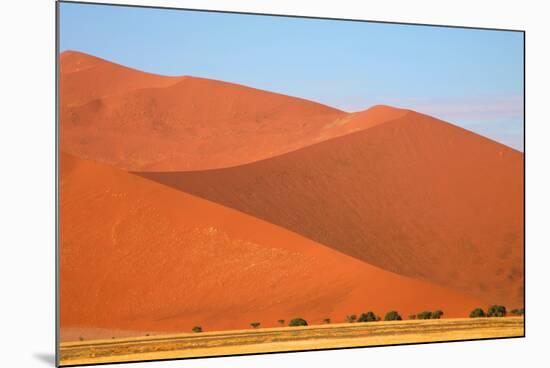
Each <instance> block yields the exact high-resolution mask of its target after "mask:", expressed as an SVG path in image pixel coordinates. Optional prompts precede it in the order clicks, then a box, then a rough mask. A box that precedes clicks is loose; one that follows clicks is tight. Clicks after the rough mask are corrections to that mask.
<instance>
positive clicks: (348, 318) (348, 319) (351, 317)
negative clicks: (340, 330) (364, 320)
mask: <svg viewBox="0 0 550 368" xmlns="http://www.w3.org/2000/svg"><path fill="white" fill-rule="evenodd" d="M356 320H357V316H356V315H355V314H350V315H349V316H346V322H347V323H353V322H355V321H356Z"/></svg>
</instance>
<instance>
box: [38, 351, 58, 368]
mask: <svg viewBox="0 0 550 368" xmlns="http://www.w3.org/2000/svg"><path fill="white" fill-rule="evenodd" d="M33 356H34V357H35V358H36V359H37V360H40V361H42V362H43V363H46V364H48V365H49V366H50V367H55V354H51V353H34V355H33Z"/></svg>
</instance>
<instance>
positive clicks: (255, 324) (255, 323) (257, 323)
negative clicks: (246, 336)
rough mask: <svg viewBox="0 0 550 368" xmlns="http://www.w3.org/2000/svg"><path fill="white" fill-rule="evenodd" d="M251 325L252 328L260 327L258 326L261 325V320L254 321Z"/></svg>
mask: <svg viewBox="0 0 550 368" xmlns="http://www.w3.org/2000/svg"><path fill="white" fill-rule="evenodd" d="M250 327H252V328H258V327H260V322H252V323H251V324H250Z"/></svg>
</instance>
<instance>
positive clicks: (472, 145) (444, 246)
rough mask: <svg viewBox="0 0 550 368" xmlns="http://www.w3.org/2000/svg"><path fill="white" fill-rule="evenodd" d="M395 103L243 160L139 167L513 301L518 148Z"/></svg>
mask: <svg viewBox="0 0 550 368" xmlns="http://www.w3.org/2000/svg"><path fill="white" fill-rule="evenodd" d="M384 109H389V108H384ZM402 112H403V110H399V111H396V112H395V116H394V119H389V120H387V121H386V122H385V123H382V124H374V125H372V124H371V125H372V126H370V127H368V128H367V129H364V130H362V131H359V132H355V133H351V134H347V135H345V136H342V137H339V138H335V139H332V140H328V141H325V142H322V143H318V144H315V145H312V146H310V147H306V148H303V149H301V150H298V151H294V152H291V153H288V154H285V155H281V156H278V157H275V158H271V159H267V160H263V161H259V162H255V163H252V164H248V165H243V166H239V167H234V168H227V169H220V170H210V171H199V172H187V173H185V172H181V173H143V174H142V175H143V176H145V177H148V178H150V179H153V180H156V181H158V182H161V183H164V184H166V185H168V186H171V187H175V188H178V189H181V190H184V191H186V192H188V193H191V194H194V195H197V196H200V197H203V198H206V199H209V200H212V201H214V202H217V203H220V204H222V205H224V206H227V207H231V208H234V209H237V210H240V211H242V212H244V213H248V214H250V215H253V216H256V217H258V218H261V219H263V220H265V221H268V222H271V223H273V224H275V225H278V226H281V227H284V228H286V229H288V230H291V231H294V232H296V233H298V234H301V235H303V236H305V237H307V238H309V239H312V240H314V241H317V242H319V243H321V244H325V245H328V246H330V247H332V248H334V249H336V250H338V251H340V252H343V253H346V254H348V255H350V256H353V257H355V258H357V259H360V260H363V261H366V262H368V263H370V264H373V265H376V266H378V267H381V268H383V269H386V270H391V271H394V272H396V273H399V274H402V275H408V276H411V277H414V278H417V279H424V280H429V281H431V282H434V283H437V284H439V285H442V286H445V287H449V288H453V289H454V290H458V291H461V292H465V293H468V294H470V295H474V296H476V297H478V298H480V299H482V300H483V301H484V302H486V303H504V304H506V305H508V306H510V307H512V306H520V305H522V304H523V220H524V219H523V154H522V153H520V152H518V151H515V150H513V149H511V148H508V147H506V146H504V145H501V144H498V143H496V142H494V141H491V140H489V139H486V138H483V137H481V136H479V135H476V134H474V133H471V132H469V131H466V130H464V129H461V128H458V127H456V126H453V125H451V124H448V123H445V122H442V121H440V120H437V119H434V118H432V117H429V116H426V115H422V114H418V113H415V112H412V111H406V112H405V113H404V114H402ZM356 118H358V119H360V118H361V114H357V115H356ZM367 125H369V124H367Z"/></svg>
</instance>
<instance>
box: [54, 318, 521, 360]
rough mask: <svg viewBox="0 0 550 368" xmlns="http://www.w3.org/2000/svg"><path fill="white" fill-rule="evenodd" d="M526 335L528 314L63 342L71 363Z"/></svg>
mask: <svg viewBox="0 0 550 368" xmlns="http://www.w3.org/2000/svg"><path fill="white" fill-rule="evenodd" d="M523 335H524V319H523V317H507V318H476V319H469V318H456V319H441V320H413V321H393V322H371V323H353V324H349V323H345V324H330V325H322V326H307V327H281V328H265V329H250V330H239V331H224V332H204V333H198V334H193V333H186V334H178V335H165V336H151V337H134V338H123V339H117V340H94V341H77V342H66V343H62V344H61V349H60V352H61V365H64V366H66V365H79V364H93V363H106V362H125V361H128V362H130V361H138V360H155V359H175V358H189V357H206V356H218V355H231V354H252V353H264V352H281V351H291V350H315V349H326V348H340V347H356V346H373V345H390V344H402V343H415V342H430V341H453V340H469V339H483V338H497V337H515V336H523Z"/></svg>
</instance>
